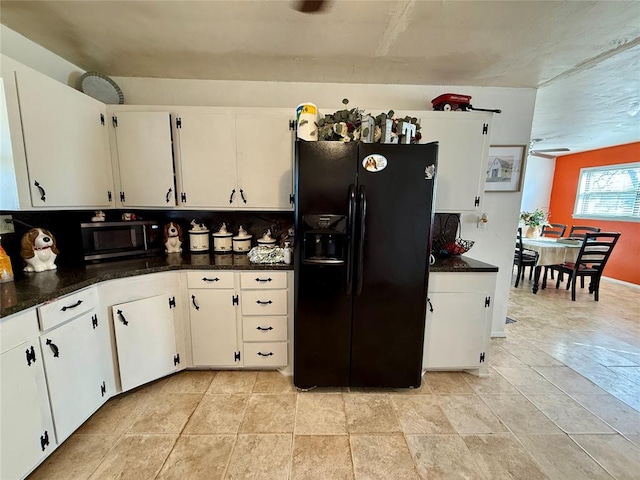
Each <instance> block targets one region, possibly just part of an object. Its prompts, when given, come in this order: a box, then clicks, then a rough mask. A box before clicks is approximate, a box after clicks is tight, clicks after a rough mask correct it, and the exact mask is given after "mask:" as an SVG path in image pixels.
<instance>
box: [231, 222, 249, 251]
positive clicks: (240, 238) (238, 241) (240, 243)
mask: <svg viewBox="0 0 640 480" xmlns="http://www.w3.org/2000/svg"><path fill="white" fill-rule="evenodd" d="M251 237H252V235H250V234H248V233H247V231H246V230H245V229H244V228H242V225H241V226H240V229H239V230H238V235H236V236H235V237H233V251H234V252H236V253H247V252H248V251H249V250H251Z"/></svg>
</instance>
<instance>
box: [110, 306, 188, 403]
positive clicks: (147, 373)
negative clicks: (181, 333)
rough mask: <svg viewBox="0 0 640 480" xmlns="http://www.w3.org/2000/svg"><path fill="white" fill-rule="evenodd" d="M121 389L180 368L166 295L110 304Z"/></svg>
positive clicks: (137, 384) (130, 387)
mask: <svg viewBox="0 0 640 480" xmlns="http://www.w3.org/2000/svg"><path fill="white" fill-rule="evenodd" d="M111 309H112V312H113V323H114V329H115V332H116V345H117V347H118V365H119V366H120V382H121V383H122V391H127V390H131V389H132V388H135V387H137V386H140V385H142V384H144V383H147V382H150V381H152V380H155V379H157V378H160V377H164V376H165V375H168V374H170V373H173V372H175V371H176V370H177V368H176V362H175V361H174V357H175V355H176V336H175V330H174V328H175V327H174V320H173V310H172V309H171V306H170V304H169V297H168V296H167V295H158V296H156V297H150V298H145V299H143V300H137V301H135V302H129V303H121V304H119V305H114V306H113V307H111Z"/></svg>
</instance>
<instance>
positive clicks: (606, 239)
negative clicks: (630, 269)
mask: <svg viewBox="0 0 640 480" xmlns="http://www.w3.org/2000/svg"><path fill="white" fill-rule="evenodd" d="M618 238H620V234H619V233H614V232H597V233H585V238H584V241H583V243H582V247H581V248H580V252H579V253H578V258H577V260H576V263H575V264H574V272H576V273H577V274H583V275H584V274H590V273H591V274H594V275H598V276H600V275H602V271H603V270H604V267H605V265H606V264H607V260H609V257H610V256H611V252H612V251H613V247H615V246H616V243H618Z"/></svg>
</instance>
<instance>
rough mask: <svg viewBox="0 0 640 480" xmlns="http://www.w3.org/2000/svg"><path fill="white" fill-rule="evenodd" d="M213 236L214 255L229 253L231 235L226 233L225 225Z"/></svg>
mask: <svg viewBox="0 0 640 480" xmlns="http://www.w3.org/2000/svg"><path fill="white" fill-rule="evenodd" d="M211 235H212V236H213V251H214V252H215V253H231V250H232V240H231V239H232V237H233V233H231V232H227V225H226V224H225V223H223V224H222V226H221V227H220V230H218V231H217V232H215V233H212V234H211Z"/></svg>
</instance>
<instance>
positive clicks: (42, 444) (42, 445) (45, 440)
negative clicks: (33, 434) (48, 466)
mask: <svg viewBox="0 0 640 480" xmlns="http://www.w3.org/2000/svg"><path fill="white" fill-rule="evenodd" d="M47 445H49V432H47V431H46V430H45V431H44V435H40V448H42V451H43V452H44V449H45V448H46V447H47Z"/></svg>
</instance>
